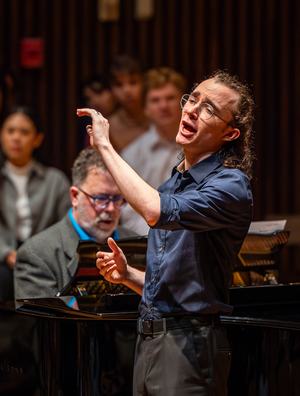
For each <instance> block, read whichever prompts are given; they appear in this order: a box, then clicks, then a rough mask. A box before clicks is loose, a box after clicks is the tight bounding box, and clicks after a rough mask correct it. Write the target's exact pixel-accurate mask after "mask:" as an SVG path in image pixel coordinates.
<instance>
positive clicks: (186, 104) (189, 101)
mask: <svg viewBox="0 0 300 396" xmlns="http://www.w3.org/2000/svg"><path fill="white" fill-rule="evenodd" d="M180 105H181V108H182V109H184V110H190V109H191V108H192V107H194V106H195V105H198V106H199V115H200V117H201V118H202V119H203V120H209V119H210V118H211V117H212V116H213V115H214V109H213V107H212V106H211V105H210V104H208V103H201V104H200V103H199V102H197V100H196V99H195V97H194V96H192V95H189V94H185V95H183V97H182V98H181V101H180Z"/></svg>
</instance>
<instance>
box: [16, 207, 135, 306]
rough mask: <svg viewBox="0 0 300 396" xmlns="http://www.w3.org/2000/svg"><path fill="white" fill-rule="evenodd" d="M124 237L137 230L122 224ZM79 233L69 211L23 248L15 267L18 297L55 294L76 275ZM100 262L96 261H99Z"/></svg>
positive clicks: (20, 249)
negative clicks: (129, 228)
mask: <svg viewBox="0 0 300 396" xmlns="http://www.w3.org/2000/svg"><path fill="white" fill-rule="evenodd" d="M117 231H118V234H119V237H120V238H127V237H131V236H136V235H137V234H136V233H135V232H133V231H131V230H128V229H127V228H125V227H122V226H118V227H117ZM78 240H79V238H78V234H77V232H76V230H75V228H74V226H73V224H72V223H71V220H70V218H69V214H67V215H66V216H65V217H64V218H63V219H62V220H61V221H59V222H58V223H56V224H54V225H53V226H51V227H50V228H48V229H47V230H44V231H42V232H40V233H39V234H36V235H34V236H33V237H31V238H29V239H27V241H26V242H24V243H23V245H22V246H21V247H20V248H19V250H18V254H17V262H16V266H15V270H14V289H15V299H22V298H36V297H54V296H55V294H56V293H57V292H58V291H61V290H62V289H63V288H64V287H65V286H66V285H67V284H68V283H69V281H70V280H71V279H72V278H73V276H74V274H75V271H76V269H77V266H78V256H77V252H76V250H77V244H78ZM95 265H96V263H95Z"/></svg>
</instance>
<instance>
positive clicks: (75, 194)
mask: <svg viewBox="0 0 300 396" xmlns="http://www.w3.org/2000/svg"><path fill="white" fill-rule="evenodd" d="M78 193H79V190H78V188H77V187H75V186H71V187H70V199H71V202H72V206H73V208H76V207H77V205H78Z"/></svg>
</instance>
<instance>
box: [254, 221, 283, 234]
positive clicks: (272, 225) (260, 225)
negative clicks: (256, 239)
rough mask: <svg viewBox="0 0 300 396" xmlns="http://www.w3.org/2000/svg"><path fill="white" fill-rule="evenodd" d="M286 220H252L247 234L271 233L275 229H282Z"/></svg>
mask: <svg viewBox="0 0 300 396" xmlns="http://www.w3.org/2000/svg"><path fill="white" fill-rule="evenodd" d="M285 226H286V220H268V221H252V223H251V224H250V228H249V231H248V234H263V235H264V234H271V233H273V232H275V231H283V230H284V228H285Z"/></svg>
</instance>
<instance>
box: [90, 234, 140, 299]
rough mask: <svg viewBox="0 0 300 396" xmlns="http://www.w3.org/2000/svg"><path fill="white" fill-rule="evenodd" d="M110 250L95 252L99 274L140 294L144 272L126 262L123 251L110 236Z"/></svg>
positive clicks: (108, 241)
mask: <svg viewBox="0 0 300 396" xmlns="http://www.w3.org/2000/svg"><path fill="white" fill-rule="evenodd" d="M107 243H108V246H109V247H110V248H111V250H112V252H111V253H107V252H102V251H99V252H97V254H96V257H97V261H96V265H97V268H98V269H99V270H100V274H101V275H102V276H103V277H104V278H105V279H106V280H107V281H109V282H112V283H123V284H124V285H125V286H127V287H129V288H130V289H132V290H134V291H135V292H137V293H138V294H140V295H142V293H143V286H144V283H145V273H144V272H143V271H139V270H137V269H136V268H132V267H130V266H129V265H128V264H127V260H126V257H125V255H124V253H123V251H122V250H121V249H120V248H119V246H118V245H117V244H116V242H115V241H114V240H113V239H112V238H108V240H107Z"/></svg>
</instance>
